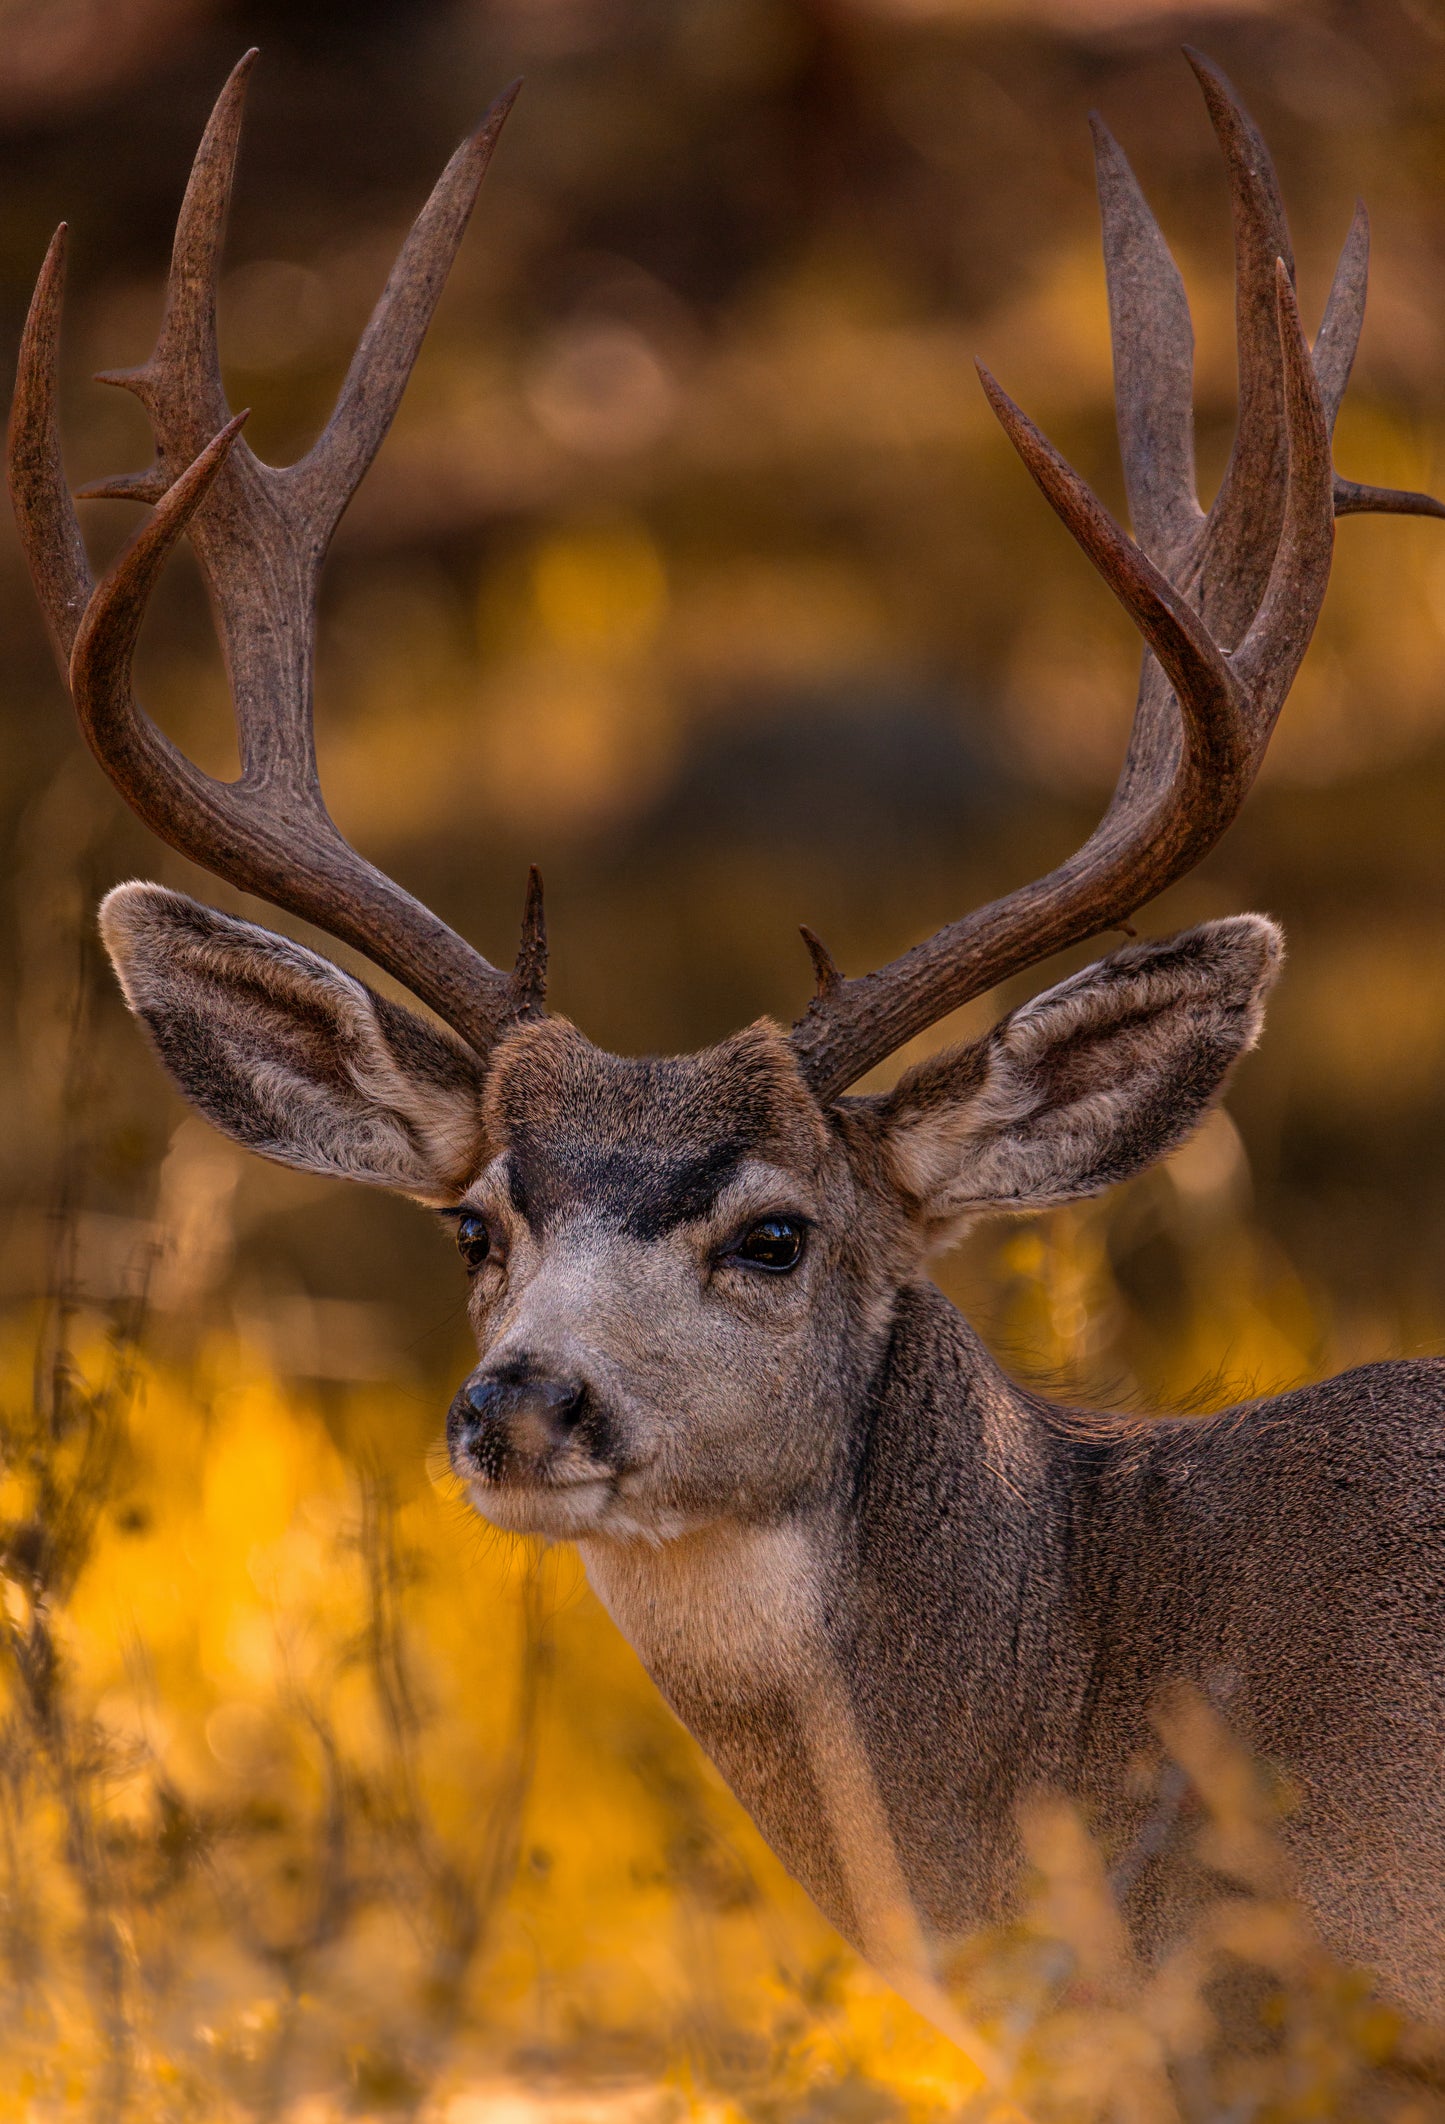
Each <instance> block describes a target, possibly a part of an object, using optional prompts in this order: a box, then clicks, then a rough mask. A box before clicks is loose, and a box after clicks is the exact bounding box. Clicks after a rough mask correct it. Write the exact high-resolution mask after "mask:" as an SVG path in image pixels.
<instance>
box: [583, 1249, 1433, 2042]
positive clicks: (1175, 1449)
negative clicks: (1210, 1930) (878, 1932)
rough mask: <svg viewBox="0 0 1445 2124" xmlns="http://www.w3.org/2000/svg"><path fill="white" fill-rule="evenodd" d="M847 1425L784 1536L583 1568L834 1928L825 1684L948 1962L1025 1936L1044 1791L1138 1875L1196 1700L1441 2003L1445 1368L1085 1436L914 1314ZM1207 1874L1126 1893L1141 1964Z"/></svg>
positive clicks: (916, 1296)
mask: <svg viewBox="0 0 1445 2124" xmlns="http://www.w3.org/2000/svg"><path fill="white" fill-rule="evenodd" d="M837 1414H838V1421H839V1426H840V1430H841V1431H842V1433H843V1435H845V1436H846V1438H847V1441H848V1444H847V1450H846V1452H845V1453H844V1455H843V1456H842V1457H841V1462H840V1466H839V1468H838V1471H837V1477H836V1480H835V1481H834V1483H833V1484H832V1485H831V1487H829V1488H828V1489H827V1490H825V1491H824V1492H823V1493H822V1494H820V1495H818V1496H817V1497H814V1498H811V1499H809V1500H808V1501H807V1502H806V1503H802V1502H800V1503H799V1505H798V1506H797V1507H796V1508H795V1511H794V1513H793V1515H792V1516H791V1517H790V1518H789V1519H788V1520H787V1521H785V1522H784V1523H782V1524H781V1525H778V1526H774V1527H771V1528H769V1529H767V1530H766V1531H753V1532H751V1533H745V1532H744V1531H743V1530H741V1529H737V1528H733V1527H728V1528H726V1529H725V1530H717V1529H712V1530H709V1531H708V1532H706V1533H701V1534H698V1535H696V1536H694V1537H692V1539H691V1540H690V1541H685V1542H681V1543H677V1544H669V1545H668V1546H667V1547H666V1548H661V1549H659V1548H654V1547H650V1546H648V1545H646V1544H642V1543H634V1544H629V1545H625V1546H623V1547H620V1548H619V1547H617V1546H615V1545H612V1544H603V1543H585V1542H584V1543H583V1545H582V1548H583V1555H584V1558H585V1561H586V1564H587V1571H588V1576H589V1579H590V1580H591V1582H592V1584H593V1586H594V1588H595V1589H596V1590H597V1592H598V1593H599V1595H600V1596H601V1598H602V1600H603V1602H604V1604H605V1605H606V1606H607V1607H608V1609H609V1610H610V1612H611V1613H612V1615H613V1617H614V1619H615V1620H616V1621H617V1623H618V1625H619V1627H620V1628H621V1629H622V1630H623V1632H624V1634H625V1635H626V1636H627V1637H628V1638H629V1639H630V1640H631V1642H632V1644H633V1645H634V1647H635V1648H636V1650H637V1651H638V1653H639V1655H640V1656H641V1658H642V1660H643V1663H644V1664H645V1665H646V1667H647V1669H648V1671H649V1673H650V1674H651V1676H652V1678H653V1680H654V1681H655V1682H656V1683H657V1685H658V1687H659V1688H660V1689H661V1690H662V1692H663V1694H664V1695H665V1696H666V1697H667V1699H668V1701H669V1702H670V1703H671V1705H672V1706H673V1708H674V1710H675V1711H676V1712H677V1714H678V1716H679V1717H680V1718H681V1719H682V1720H683V1722H684V1723H685V1724H686V1725H687V1726H688V1727H689V1728H690V1729H691V1731H692V1732H693V1733H694V1734H695V1735H696V1737H697V1739H698V1740H699V1741H700V1742H701V1744H702V1746H703V1747H704V1748H705V1749H706V1750H707V1752H708V1753H709V1754H710V1755H711V1756H712V1758H713V1760H714V1761H715V1762H716V1763H717V1764H718V1766H719V1768H720V1769H721V1770H722V1771H723V1774H724V1775H725V1777H726V1778H727V1779H728V1782H729V1783H730V1784H731V1785H732V1787H733V1789H734V1791H735V1792H736V1793H737V1795H738V1797H739V1798H740V1799H741V1801H742V1802H743V1804H744V1806H745V1807H746V1808H747V1809H748V1811H749V1813H750V1814H752V1816H753V1817H754V1819H755V1820H756V1821H757V1822H758V1823H759V1825H760V1827H761V1828H762V1829H763V1831H764V1834H765V1835H766V1836H767V1838H768V1840H769V1842H770V1843H771V1844H772V1845H773V1846H774V1848H775V1849H776V1850H777V1851H778V1852H779V1853H780V1855H781V1856H782V1857H783V1859H784V1860H785V1862H786V1863H787V1865H788V1866H789V1868H790V1870H791V1871H792V1872H793V1873H794V1874H796V1876H797V1877H798V1878H799V1879H800V1880H801V1881H802V1883H803V1885H804V1886H805V1887H806V1888H807V1889H808V1892H809V1893H810V1895H811V1896H812V1897H813V1899H814V1900H815V1901H816V1902H817V1903H818V1904H819V1905H820V1906H821V1908H822V1909H823V1910H825V1911H826V1912H827V1914H828V1916H829V1917H830V1918H831V1919H832V1920H833V1922H834V1924H835V1925H837V1926H838V1928H839V1930H840V1931H842V1932H843V1933H844V1934H845V1935H846V1936H848V1937H850V1938H851V1939H852V1940H853V1941H854V1943H855V1944H858V1945H866V1942H865V1941H863V1940H862V1939H861V1938H860V1931H859V1925H858V1920H857V1914H856V1911H855V1910H854V1909H853V1908H852V1907H851V1904H850V1898H849V1893H848V1887H847V1882H846V1868H845V1867H844V1866H843V1865H842V1864H840V1861H839V1857H838V1853H837V1851H836V1849H835V1845H834V1838H833V1833H832V1830H831V1828H830V1814H829V1808H828V1806H827V1804H826V1798H825V1795H823V1794H821V1793H820V1791H819V1789H818V1784H817V1781H816V1778H815V1774H814V1771H813V1768H812V1766H811V1764H810V1760H809V1747H808V1743H807V1739H806V1735H805V1733H804V1731H803V1730H802V1720H801V1717H800V1713H802V1712H805V1710H806V1707H807V1705H808V1704H809V1703H810V1702H815V1701H817V1700H818V1699H819V1697H820V1696H821V1695H823V1694H825V1693H826V1691H827V1690H828V1689H829V1688H831V1687H836V1686H837V1685H838V1683H839V1682H840V1681H841V1683H842V1685H843V1688H844V1691H845V1695H846V1703H847V1709H848V1712H849V1714H850V1715H851V1717H852V1718H853V1720H854V1721H856V1726H857V1730H858V1734H859V1736H860V1739H861V1742H862V1745H863V1747H864V1749H865V1750H866V1754H867V1758H868V1762H869V1764H870V1766H871V1768H872V1771H873V1774H874V1776H875V1777H876V1780H877V1784H878V1790H879V1795H880V1798H881V1801H882V1805H883V1808H884V1811H885V1814H886V1817H887V1822H888V1826H889V1831H890V1834H891V1836H892V1838H893V1842H894V1845H895V1848H896V1851H897V1856H898V1861H899V1864H900V1867H901V1869H902V1873H903V1876H904V1879H905V1880H906V1883H907V1887H908V1890H909V1893H910V1895H911V1897H912V1899H913V1902H914V1905H915V1907H916V1908H917V1910H918V1911H919V1913H920V1915H921V1916H922V1917H923V1918H924V1920H925V1922H926V1924H927V1925H928V1927H929V1929H930V1930H931V1931H932V1932H933V1933H935V1934H936V1935H937V1936H939V1937H941V1938H943V1939H951V1938H958V1937H961V1936H964V1935H967V1934H968V1933H970V1932H972V1931H974V1930H975V1929H976V1928H978V1927H979V1926H982V1925H986V1924H995V1923H998V1922H1000V1921H1002V1920H1004V1919H1006V1918H1007V1917H1008V1916H1009V1915H1010V1914H1011V1912H1013V1911H1014V1910H1015V1909H1016V1908H1017V1906H1018V1895H1019V1888H1020V1880H1021V1874H1022V1871H1023V1866H1024V1859H1023V1852H1022V1847H1021V1845H1020V1842H1019V1839H1018V1835H1017V1830H1016V1826H1015V1816H1016V1809H1017V1807H1018V1806H1019V1805H1020V1804H1021V1803H1023V1802H1025V1801H1026V1800H1027V1799H1028V1798H1029V1796H1030V1795H1031V1793H1033V1792H1034V1791H1036V1790H1037V1789H1039V1788H1040V1787H1043V1788H1051V1789H1054V1790H1057V1791H1062V1792H1068V1793H1071V1794H1074V1795H1076V1796H1077V1797H1078V1798H1079V1799H1080V1800H1081V1801H1083V1802H1084V1803H1085V1805H1086V1807H1087V1809H1088V1814H1089V1820H1090V1823H1091V1826H1093V1828H1094V1829H1095V1831H1096V1833H1097V1834H1098V1835H1099V1836H1100V1837H1101V1840H1102V1842H1103V1844H1104V1847H1105V1850H1106V1852H1108V1853H1109V1854H1110V1855H1111V1857H1113V1858H1114V1859H1115V1860H1118V1859H1121V1858H1124V1857H1125V1856H1126V1855H1127V1854H1128V1853H1129V1852H1130V1850H1131V1849H1132V1847H1133V1845H1134V1843H1135V1840H1136V1839H1137V1838H1138V1836H1139V1835H1140V1833H1141V1830H1142V1829H1143V1826H1144V1824H1145V1822H1146V1821H1147V1820H1148V1818H1149V1816H1150V1813H1151V1809H1152V1808H1153V1807H1154V1805H1155V1804H1156V1802H1155V1799H1154V1781H1153V1778H1152V1777H1151V1776H1149V1775H1147V1774H1146V1775H1141V1772H1143V1771H1145V1770H1146V1766H1151V1765H1152V1764H1153V1763H1154V1762H1155V1761H1156V1760H1157V1755H1158V1739H1157V1735H1156V1733H1155V1732H1154V1729H1153V1727H1152V1725H1151V1721H1150V1711H1151V1708H1152V1707H1153V1706H1154V1705H1155V1704H1156V1702H1157V1701H1158V1699H1159V1696H1160V1693H1161V1692H1162V1691H1165V1690H1167V1689H1168V1688H1169V1687H1170V1686H1171V1685H1173V1684H1176V1683H1177V1682H1179V1681H1181V1680H1187V1681H1189V1682H1192V1683H1193V1684H1194V1685H1196V1686H1202V1687H1205V1688H1207V1689H1209V1690H1210V1691H1211V1693H1213V1694H1214V1695H1215V1696H1216V1699H1217V1700H1221V1701H1222V1703H1223V1704H1224V1706H1225V1708H1226V1709H1227V1713H1228V1716H1229V1720H1230V1723H1231V1725H1232V1726H1233V1727H1234V1728H1235V1730H1236V1731H1237V1732H1238V1734H1239V1735H1240V1737H1241V1738H1242V1739H1243V1740H1244V1741H1245V1742H1246V1743H1247V1744H1248V1745H1249V1746H1250V1747H1251V1748H1252V1749H1253V1751H1254V1752H1255V1753H1256V1755H1257V1756H1258V1757H1259V1758H1260V1760H1261V1761H1262V1762H1264V1763H1265V1764H1267V1765H1268V1766H1269V1767H1270V1769H1271V1770H1273V1771H1274V1772H1275V1773H1276V1774H1277V1775H1278V1776H1280V1777H1281V1778H1282V1779H1283V1780H1284V1781H1285V1783H1286V1786H1287V1788H1288V1789H1289V1791H1290V1795H1291V1801H1292V1805H1291V1811H1290V1813H1289V1814H1288V1815H1287V1816H1286V1817H1285V1819H1284V1821H1283V1822H1282V1825H1281V1834H1282V1838H1283V1840H1284V1842H1285V1845H1286V1848H1287V1849H1288V1851H1289V1854H1290V1858H1291V1860H1292V1862H1293V1866H1294V1868H1295V1869H1296V1874H1297V1884H1298V1888H1299V1891H1300V1893H1301V1894H1302V1895H1303V1897H1304V1898H1305V1900H1306V1901H1307V1902H1308V1903H1309V1904H1310V1906H1311V1908H1312V1909H1313V1911H1314V1913H1315V1916H1316V1917H1317V1919H1318V1921H1319V1924H1320V1927H1321V1931H1322V1934H1323V1936H1324V1937H1325V1938H1326V1939H1327V1940H1328V1941H1329V1942H1330V1943H1331V1945H1333V1946H1334V1947H1335V1949H1336V1950H1337V1951H1338V1952H1340V1953H1342V1954H1343V1955H1345V1956H1347V1957H1349V1958H1350V1959H1352V1960H1355V1961H1358V1962H1360V1963H1362V1964H1364V1965H1366V1966H1368V1967H1371V1968H1373V1969H1375V1970H1377V1971H1379V1972H1380V1974H1381V1975H1382V1977H1384V1979H1385V1980H1386V1982H1387V1984H1388V1985H1389V1987H1390V1989H1391V1990H1392V1992H1393V1993H1394V1995H1395V1996H1397V1997H1398V1998H1400V1999H1401V2000H1402V2001H1404V2002H1406V2003H1408V2004H1410V2005H1412V2006H1413V2007H1414V2008H1415V2009H1416V2010H1418V2011H1421V2012H1426V2013H1435V2014H1438V2013H1439V2012H1441V2011H1442V2009H1445V1958H1442V1955H1441V1952H1440V1943H1441V1942H1442V1941H1445V1781H1442V1780H1441V1778H1440V1775H1439V1764H1440V1757H1441V1746H1442V1737H1445V1526H1442V1523H1441V1521H1442V1514H1441V1512H1440V1508H1439V1500H1440V1498H1441V1497H1442V1496H1445V1364H1442V1363H1440V1362H1439V1361H1435V1360H1427V1361H1422V1362H1417V1363H1409V1364H1403V1363H1402V1364H1380V1365H1372V1366H1368V1367H1365V1368H1363V1369H1361V1370H1359V1371H1355V1372H1351V1373H1348V1374H1345V1375H1344V1376H1342V1377H1340V1378H1337V1379H1331V1380H1328V1381H1326V1382H1324V1383H1323V1384H1321V1385H1320V1386H1317V1387H1312V1388H1306V1389H1302V1390H1301V1391H1299V1392H1297V1393H1294V1394H1290V1395H1287V1396H1284V1397H1282V1398H1281V1399H1279V1400H1277V1401H1273V1402H1270V1403H1268V1404H1266V1405H1264V1406H1263V1407H1256V1408H1243V1409H1235V1410H1229V1411H1226V1412H1224V1413H1223V1414H1221V1415H1218V1416H1214V1417H1210V1418H1205V1419H1199V1418H1187V1419H1180V1420H1168V1419H1165V1420H1154V1421H1143V1422H1140V1421H1134V1420H1130V1421H1127V1422H1117V1421H1111V1420H1110V1419H1107V1418H1102V1419H1101V1418H1092V1417H1091V1418H1087V1419H1083V1418H1080V1417H1079V1416H1078V1415H1077V1414H1075V1413H1074V1412H1070V1411H1068V1410H1063V1409H1060V1408H1058V1407H1056V1406H1054V1405H1051V1404H1048V1403H1043V1402H1040V1401H1038V1400H1037V1399H1035V1398H1034V1397H1032V1396H1029V1395H1026V1394H1023V1393H1021V1392H1020V1391H1019V1390H1018V1388H1017V1387H1015V1386H1014V1385H1012V1383H1011V1382H1009V1381H1008V1380H1007V1379H1006V1378H1005V1377H1003V1375H1002V1374H1001V1373H1000V1372H999V1370H998V1368H997V1366H996V1365H995V1364H994V1363H993V1361H992V1359H991V1358H990V1357H989V1355H988V1353H987V1352H986V1351H985V1350H984V1349H983V1348H982V1346H981V1345H980V1343H979V1342H978V1340H977V1338H976V1337H975V1336H974V1335H973V1333H972V1331H971V1330H970V1329H969V1328H968V1326H967V1324H966V1322H964V1321H963V1320H962V1319H961V1317H960V1316H959V1315H958V1314H957V1312H955V1310H954V1309H953V1308H952V1306H950V1305H949V1303H948V1301H947V1300H946V1299H945V1298H943V1297H942V1295H941V1294H940V1293H939V1292H938V1291H937V1290H936V1289H935V1288H933V1287H932V1286H927V1285H918V1286H914V1287H912V1288H910V1289H908V1290H906V1291H905V1292H904V1293H903V1294H902V1298H901V1302H900V1305H899V1309H898V1314H897V1318H896V1320H895V1322H894V1325H893V1329H892V1332H891V1334H890V1336H889V1340H888V1344H887V1348H886V1351H885V1353H884V1357H883V1361H882V1363H881V1365H880V1368H879V1373H878V1376H877V1378H876V1380H875V1381H874V1382H873V1386H872V1390H871V1391H870V1393H869V1395H868V1397H867V1398H866V1400H864V1401H863V1402H862V1403H861V1404H860V1405H858V1406H857V1407H855V1408H852V1409H840V1410H839V1411H838V1412H837ZM1262 1492H1263V1493H1265V1494H1267V1495H1268V1497H1269V1498H1270V1500H1271V1512H1270V1515H1269V1523H1268V1525H1267V1526H1265V1527H1263V1528H1262V1527H1261V1524H1260V1516H1259V1513H1258V1509H1257V1507H1258V1500H1259V1497H1260V1495H1261V1493H1262ZM1346 1498H1348V1499H1350V1500H1351V1501H1352V1508H1351V1509H1349V1510H1344V1509H1342V1500H1343V1499H1346ZM1364 1501H1367V1503H1366V1508H1365V1511H1364V1513H1363V1514H1362V1512H1361V1510H1360V1505H1361V1503H1362V1502H1364ZM800 1611H801V1614H800ZM800 1621H801V1623H802V1625H803V1627H801V1628H800ZM1190 1844H1191V1840H1190V1838H1189V1836H1188V1834H1187V1828H1182V1829H1180V1830H1176V1831H1175V1832H1174V1833H1173V1834H1172V1835H1170V1836H1168V1837H1166V1838H1165V1840H1164V1844H1163V1848H1162V1849H1161V1850H1160V1851H1159V1852H1158V1854H1157V1855H1156V1856H1155V1857H1153V1859H1152V1860H1151V1862H1150V1863H1149V1864H1148V1865H1147V1866H1146V1867H1145V1868H1144V1869H1143V1871H1142V1872H1141V1874H1140V1875H1139V1877H1138V1878H1137V1879H1136V1880H1134V1881H1132V1883H1131V1885H1130V1888H1129V1891H1128V1893H1127V1894H1126V1895H1125V1896H1124V1898H1123V1907H1124V1915H1125V1917H1126V1920H1127V1921H1128V1922H1129V1924H1130V1926H1131V1929H1132V1930H1133V1932H1134V1934H1135V1937H1136V1939H1137V1940H1138V1941H1139V1943H1140V1945H1141V1947H1142V1948H1143V1949H1144V1951H1145V1952H1146V1953H1151V1952H1153V1953H1157V1952H1160V1951H1162V1950H1163V1949H1164V1947H1165V1946H1166V1945H1167V1943H1168V1942H1169V1940H1170V1939H1171V1938H1172V1937H1173V1936H1174V1935H1175V1934H1176V1933H1177V1932H1178V1931H1179V1930H1181V1929H1182V1928H1183V1927H1184V1925H1185V1924H1186V1922H1187V1920H1188V1918H1189V1916H1190V1915H1191V1912H1192V1911H1193V1910H1194V1909H1195V1908H1196V1907H1197V1906H1198V1905H1199V1904H1200V1903H1201V1902H1202V1901H1203V1900H1204V1899H1205V1898H1206V1897H1208V1896H1210V1895H1212V1894H1218V1893H1220V1892H1221V1889H1222V1884H1221V1882H1220V1880H1219V1879H1218V1878H1217V1877H1212V1876H1210V1875H1209V1874H1208V1873H1207V1872H1206V1871H1205V1869H1203V1868H1202V1867H1201V1866H1200V1864H1199V1862H1198V1860H1197V1859H1196V1858H1194V1857H1193V1856H1192V1854H1191V1848H1190ZM1406 1853H1408V1854H1409V1859H1408V1861H1407V1862H1402V1855H1403V1854H1406ZM1389 1854H1393V1855H1394V1856H1395V1863H1394V1864H1391V1863H1390V1862H1389V1857H1388V1856H1387V1855H1389Z"/></svg>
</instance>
